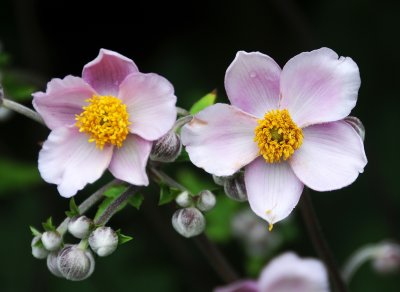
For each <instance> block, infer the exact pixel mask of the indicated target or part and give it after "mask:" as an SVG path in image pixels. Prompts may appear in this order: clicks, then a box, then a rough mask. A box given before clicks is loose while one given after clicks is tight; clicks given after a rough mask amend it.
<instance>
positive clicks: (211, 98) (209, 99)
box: [189, 90, 217, 115]
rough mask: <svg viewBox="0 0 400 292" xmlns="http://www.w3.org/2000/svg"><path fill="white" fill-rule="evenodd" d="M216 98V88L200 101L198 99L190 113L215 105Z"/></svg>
mask: <svg viewBox="0 0 400 292" xmlns="http://www.w3.org/2000/svg"><path fill="white" fill-rule="evenodd" d="M216 99H217V91H216V90H214V91H212V92H210V93H209V94H207V95H205V96H203V97H202V98H200V99H199V100H198V101H196V102H195V103H194V104H193V105H192V107H191V108H190V110H189V112H190V114H191V115H194V114H196V113H198V112H199V111H201V110H203V109H205V108H206V107H208V106H210V105H213V104H214V103H215V100H216Z"/></svg>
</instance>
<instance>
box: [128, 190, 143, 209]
mask: <svg viewBox="0 0 400 292" xmlns="http://www.w3.org/2000/svg"><path fill="white" fill-rule="evenodd" d="M143 200H144V196H143V195H142V194H141V193H135V194H134V195H133V196H132V197H130V198H129V200H128V203H129V204H130V205H131V206H133V207H135V208H136V209H138V210H139V209H140V206H141V205H142V203H143Z"/></svg>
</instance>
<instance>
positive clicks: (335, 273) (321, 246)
mask: <svg viewBox="0 0 400 292" xmlns="http://www.w3.org/2000/svg"><path fill="white" fill-rule="evenodd" d="M300 209H301V214H302V215H303V219H304V222H305V225H306V228H307V231H308V235H309V237H310V239H311V242H312V244H313V245H314V248H315V250H316V252H317V254H318V255H319V257H320V258H321V259H322V260H323V262H324V263H325V265H326V267H327V268H328V271H329V273H330V275H331V279H332V281H333V283H334V285H335V286H336V289H337V291H339V292H347V291H348V289H347V287H346V284H345V283H344V281H343V278H342V276H341V275H340V272H339V269H338V267H337V265H336V262H335V260H334V258H333V255H332V252H331V250H330V248H329V246H328V243H327V242H326V240H325V238H324V236H323V234H322V230H321V226H320V225H319V222H318V219H317V216H316V214H315V211H314V208H313V205H312V202H311V198H310V192H309V190H308V189H307V188H305V189H304V191H303V194H302V199H301V202H300Z"/></svg>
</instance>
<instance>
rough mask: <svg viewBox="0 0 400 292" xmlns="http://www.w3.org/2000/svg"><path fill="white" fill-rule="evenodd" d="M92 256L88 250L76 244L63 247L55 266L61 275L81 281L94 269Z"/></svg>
mask: <svg viewBox="0 0 400 292" xmlns="http://www.w3.org/2000/svg"><path fill="white" fill-rule="evenodd" d="M94 266H95V262H94V258H93V255H92V253H91V252H90V250H87V249H86V250H83V249H81V248H80V247H78V246H77V245H72V246H67V247H64V248H63V249H62V250H61V251H60V252H59V254H58V257H57V267H58V270H59V272H60V273H61V275H62V276H63V277H64V278H65V279H67V280H71V281H82V280H85V279H86V278H88V277H89V276H90V275H91V274H92V273H93V271H94Z"/></svg>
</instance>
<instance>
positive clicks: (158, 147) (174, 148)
mask: <svg viewBox="0 0 400 292" xmlns="http://www.w3.org/2000/svg"><path fill="white" fill-rule="evenodd" d="M181 150H182V142H181V139H180V137H179V135H178V134H177V133H175V132H174V131H169V132H168V133H167V134H165V135H164V136H162V137H161V138H160V139H158V140H157V141H156V142H155V143H154V144H153V148H152V149H151V153H150V159H151V160H154V161H160V162H173V161H175V159H176V158H177V157H178V156H179V154H180V153H181Z"/></svg>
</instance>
